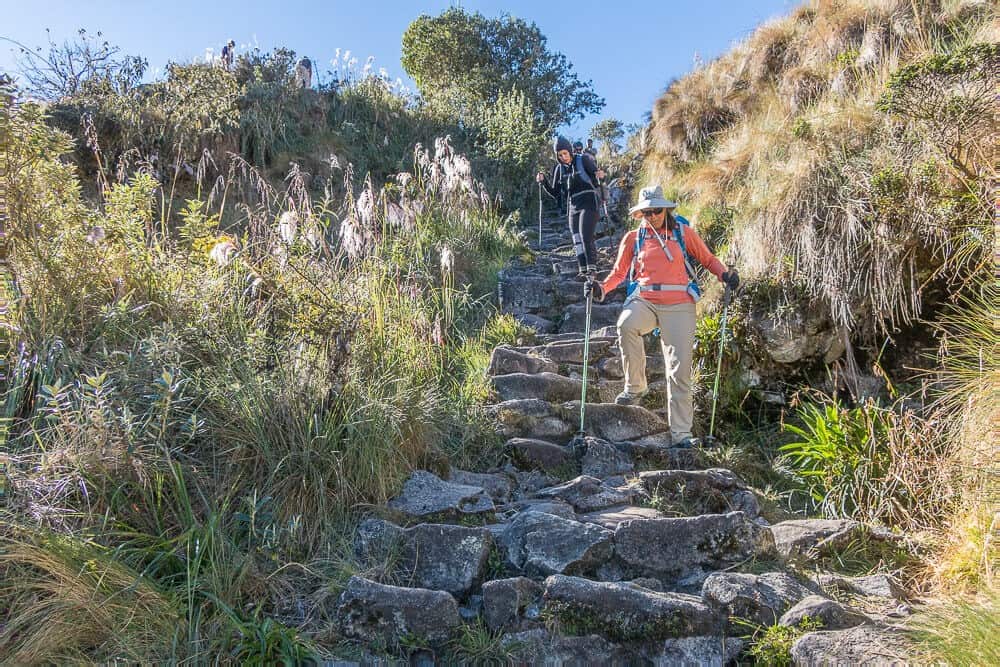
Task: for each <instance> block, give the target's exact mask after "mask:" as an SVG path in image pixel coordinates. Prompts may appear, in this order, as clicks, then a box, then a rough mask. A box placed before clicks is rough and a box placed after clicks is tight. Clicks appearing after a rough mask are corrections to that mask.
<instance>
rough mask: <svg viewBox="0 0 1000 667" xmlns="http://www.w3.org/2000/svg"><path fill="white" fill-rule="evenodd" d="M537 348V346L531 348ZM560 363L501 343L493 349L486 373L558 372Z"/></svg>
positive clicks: (491, 374)
mask: <svg viewBox="0 0 1000 667" xmlns="http://www.w3.org/2000/svg"><path fill="white" fill-rule="evenodd" d="M529 349H535V348H529ZM558 371H559V364H558V363H556V362H555V361H550V360H548V359H546V358H543V357H542V356H541V355H538V354H534V353H530V352H529V353H525V352H521V351H519V350H517V349H515V348H513V347H510V346H507V345H501V346H499V347H496V348H494V349H493V353H492V354H491V355H490V364H489V366H488V367H487V369H486V374H487V375H490V376H495V375H508V374H511V373H527V374H534V373H556V372H558Z"/></svg>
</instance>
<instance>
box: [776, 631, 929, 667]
mask: <svg viewBox="0 0 1000 667" xmlns="http://www.w3.org/2000/svg"><path fill="white" fill-rule="evenodd" d="M792 664H794V665H796V667H833V666H837V667H839V666H840V665H879V666H880V667H882V666H888V665H898V666H899V667H904V666H905V665H908V664H912V658H910V657H909V656H908V648H907V644H906V640H905V639H904V637H903V635H902V633H900V632H896V631H893V630H891V629H888V628H880V627H877V626H874V625H859V626H857V627H854V628H850V629H848V630H830V631H821V632H810V633H808V634H806V635H803V636H802V637H801V638H800V639H799V640H798V641H797V642H795V644H794V645H793V646H792Z"/></svg>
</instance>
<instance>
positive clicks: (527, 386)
mask: <svg viewBox="0 0 1000 667" xmlns="http://www.w3.org/2000/svg"><path fill="white" fill-rule="evenodd" d="M492 383H493V391H494V392H495V393H496V395H497V396H498V397H499V398H500V400H502V401H511V400H516V399H530V398H536V399H541V400H543V401H548V402H550V403H558V402H562V401H571V400H573V399H574V398H577V399H578V398H579V397H580V394H581V393H582V391H583V383H582V382H581V381H580V380H572V379H570V378H568V377H564V376H562V375H558V374H556V373H548V372H542V373H508V374H506V375H495V376H493V378H492Z"/></svg>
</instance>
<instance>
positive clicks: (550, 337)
mask: <svg viewBox="0 0 1000 667" xmlns="http://www.w3.org/2000/svg"><path fill="white" fill-rule="evenodd" d="M617 336H618V334H616V333H611V334H610V335H607V336H598V335H596V334H592V335H591V336H590V342H591V344H593V343H596V342H608V343H612V344H613V343H614V342H615V341H616V340H617ZM537 339H538V342H539V343H543V344H545V345H548V344H549V343H560V342H567V341H581V342H582V341H583V334H582V333H580V332H569V333H557V334H546V335H544V336H537ZM530 349H531V348H527V349H526V350H524V351H525V352H527V350H530Z"/></svg>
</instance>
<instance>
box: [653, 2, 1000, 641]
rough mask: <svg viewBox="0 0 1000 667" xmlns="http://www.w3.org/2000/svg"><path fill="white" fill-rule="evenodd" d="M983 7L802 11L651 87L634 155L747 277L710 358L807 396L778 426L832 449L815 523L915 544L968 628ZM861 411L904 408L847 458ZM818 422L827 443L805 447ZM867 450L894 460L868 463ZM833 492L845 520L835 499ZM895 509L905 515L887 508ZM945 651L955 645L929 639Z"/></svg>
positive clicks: (978, 584)
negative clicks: (725, 346)
mask: <svg viewBox="0 0 1000 667" xmlns="http://www.w3.org/2000/svg"><path fill="white" fill-rule="evenodd" d="M997 12H998V9H997V5H996V3H994V2H988V1H979V0H929V1H926V2H911V1H910V0H816V1H813V2H808V3H806V4H805V5H803V6H802V7H800V8H799V9H797V10H795V11H794V12H792V13H791V14H790V15H789V16H786V17H782V18H779V19H776V20H773V21H771V22H769V23H767V24H765V25H762V26H761V27H759V28H758V29H757V30H756V31H754V32H753V33H752V34H751V35H750V36H749V37H748V38H747V39H746V40H745V41H743V42H741V43H739V44H737V45H735V46H734V48H733V49H732V50H731V51H730V52H728V53H726V54H725V55H723V56H722V57H720V58H718V59H717V60H715V61H713V62H711V63H707V64H705V65H704V66H701V67H699V68H697V69H696V70H695V71H693V72H691V73H690V74H688V75H686V76H684V77H683V78H681V79H679V80H677V81H674V82H673V83H671V84H670V85H669V86H668V87H667V89H666V90H665V92H664V93H663V94H662V96H661V97H660V98H659V99H658V100H657V101H656V103H655V107H654V109H653V114H652V122H651V124H650V126H649V127H648V128H647V131H646V135H647V137H646V138H647V140H648V144H649V147H648V150H647V151H646V152H645V155H644V159H645V177H646V178H647V179H648V180H650V181H654V182H661V183H662V184H663V185H664V186H665V188H666V189H667V191H668V192H670V193H672V195H673V196H675V197H676V198H677V199H678V200H679V201H680V202H681V207H682V211H683V212H685V214H690V217H691V218H692V219H694V220H695V221H696V224H697V225H699V227H700V230H701V231H702V234H703V235H704V236H706V237H707V238H708V239H709V241H710V243H713V244H715V247H716V248H718V249H719V251H720V252H719V254H720V256H728V257H729V258H730V259H732V260H733V261H735V263H736V264H737V265H738V266H739V268H740V270H741V271H742V273H743V275H744V277H745V278H746V279H747V280H746V281H745V282H746V283H747V284H746V286H745V288H744V290H743V293H742V294H741V295H740V298H739V300H738V304H737V311H738V316H737V322H736V327H737V333H738V335H737V343H735V344H734V345H733V348H732V349H731V350H730V352H731V356H730V357H729V362H728V363H729V364H730V370H732V371H733V373H732V375H734V376H738V377H739V378H740V379H741V380H742V381H744V384H743V385H741V386H740V387H738V388H737V390H738V391H739V392H744V391H746V390H748V388H751V387H748V384H750V385H752V384H754V383H755V382H759V383H762V385H763V386H764V387H765V388H767V389H772V390H779V391H783V392H784V393H785V395H786V396H787V395H792V394H793V392H794V391H795V390H801V389H803V387H804V385H805V384H811V385H813V386H812V387H806V391H807V392H808V394H807V395H808V397H809V400H815V389H817V388H822V389H823V390H824V391H825V392H826V393H827V396H825V397H823V402H824V404H823V405H822V406H820V407H819V408H817V409H816V410H815V411H810V410H812V408H810V407H809V406H808V405H807V406H805V409H800V410H799V412H798V416H799V418H800V419H801V420H802V421H799V422H797V423H799V424H802V425H803V428H804V431H803V432H802V434H803V439H804V440H805V443H807V444H808V445H810V446H816V447H817V448H819V447H821V446H830V447H831V449H829V450H827V452H828V455H829V456H830V458H829V459H828V460H827V462H826V463H823V462H822V461H820V460H819V459H818V458H809V456H806V458H803V459H799V460H798V465H800V466H806V467H808V466H813V467H812V468H811V470H812V471H813V472H811V473H809V474H812V475H825V476H826V477H823V478H822V479H824V480H825V481H824V482H823V483H822V484H818V485H817V487H818V488H821V489H822V490H823V493H825V494H826V495H823V496H822V497H823V503H824V505H825V506H826V507H827V510H826V511H827V512H828V513H831V514H838V513H842V512H845V511H852V512H853V513H854V514H855V515H857V514H858V513H859V512H861V513H867V514H868V515H869V516H871V517H873V518H875V517H877V518H879V519H881V520H883V521H887V522H889V523H892V524H896V525H899V526H901V527H908V528H909V529H911V530H912V529H915V528H920V529H921V530H923V531H926V535H925V537H926V538H927V542H926V546H927V547H928V549H927V552H928V554H930V558H929V559H928V561H927V564H928V567H927V569H926V571H925V574H926V575H927V576H926V577H923V578H921V579H920V580H919V583H920V585H922V586H925V587H927V588H926V589H930V588H934V589H935V590H938V591H940V592H949V593H950V592H954V591H956V590H961V591H980V592H982V591H986V592H987V593H988V596H987V600H986V603H985V604H986V605H987V607H982V608H980V609H981V610H984V613H985V614H986V616H987V617H988V616H989V612H988V611H985V610H988V609H989V608H990V607H989V606H988V605H990V604H993V603H991V602H990V601H989V600H991V599H995V597H996V592H995V584H994V583H993V579H992V576H991V573H992V572H994V571H995V569H996V567H997V564H998V563H1000V554H998V550H997V548H996V546H995V544H994V543H993V542H995V540H993V541H991V539H990V535H991V533H993V534H994V535H995V529H996V516H997V511H998V509H1000V508H998V506H997V505H996V502H995V499H996V498H997V489H996V470H997V467H996V466H997V460H998V458H997V449H996V446H995V434H994V433H993V431H992V428H993V427H992V426H991V425H993V424H996V423H997V419H998V418H1000V401H998V399H997V396H998V395H1000V394H998V387H1000V377H998V372H1000V371H998V368H1000V356H998V354H1000V344H998V337H997V332H996V327H995V313H996V308H997V303H998V301H997V296H998V295H997V290H996V280H995V275H996V274H995V271H996V264H995V256H994V250H995V243H996V227H995V217H994V216H995V208H994V204H995V202H996V201H997V198H998V192H997V172H996V164H997V157H998V155H997V145H998V138H1000V123H998V119H997V114H996V106H995V105H996V101H995V95H996V91H997V89H998V86H1000V16H998V13H997ZM736 371H740V372H736ZM748 378H749V379H748ZM737 395H741V394H737ZM838 399H839V400H838ZM809 400H807V402H809ZM844 401H847V403H846V405H847V407H845V403H844ZM875 401H878V402H879V404H881V405H890V404H891V405H892V406H893V407H892V410H893V411H895V414H897V415H903V416H902V417H901V418H898V419H897V418H892V419H890V420H889V424H888V426H887V427H886V428H885V429H884V430H879V428H873V424H874V422H872V421H867V420H865V419H861V420H860V425H861V431H860V433H861V442H862V443H867V444H864V446H862V447H861V449H860V450H858V449H852V447H854V446H855V445H857V444H858V443H853V444H852V438H855V437H857V432H854V433H855V435H851V433H852V432H851V431H850V430H849V429H850V428H852V425H853V426H858V425H859V421H858V418H859V417H860V416H861V415H864V414H865V412H866V411H867V410H870V409H873V408H872V407H871V406H874V405H876V403H875ZM851 405H857V406H858V407H857V408H853V409H848V408H849V407H850V406H851ZM914 408H915V409H916V412H913V411H912V410H914ZM824 410H825V411H826V412H825V414H824V412H823V411H824ZM917 415H919V417H917ZM916 424H923V425H924V426H923V427H921V428H922V429H923V430H922V431H921V429H920V428H915V425H916ZM824 428H832V429H834V430H835V431H834V432H836V433H837V437H839V438H841V440H840V443H841V444H840V445H834V444H830V441H826V444H825V445H824V441H823V437H824V435H823V433H824V431H823V429H824ZM840 429H843V430H840ZM825 433H827V435H826V436H825V437H831V434H832V432H830V431H826V432H825ZM866 439H867V440H866ZM796 451H797V452H798V453H799V454H803V450H802V449H798V450H796ZM812 451H813V454H814V455H815V456H816V457H819V456H820V454H819V453H818V452H821V450H820V449H815V450H812ZM852 451H853V452H854V453H853V454H852ZM859 451H860V452H863V453H862V454H861V456H862V457H863V458H862V459H856V458H853V457H854V456H856V455H857V452H859ZM880 457H885V458H884V459H883V461H890V460H891V461H894V463H892V464H889V467H888V468H881V469H880V470H878V465H877V464H876V462H877V461H878V460H879V459H880ZM837 461H840V463H839V464H838V463H837ZM860 461H864V463H860ZM928 467H933V468H934V469H935V470H936V474H934V475H923V476H921V475H919V474H916V472H917V471H918V470H920V469H924V470H926V469H927V468H928ZM876 470H878V472H876ZM937 473H939V474H937ZM911 475H912V476H911ZM893 478H895V479H896V480H897V481H898V482H899V483H901V484H903V485H904V486H906V487H907V490H906V492H905V493H903V494H902V495H899V494H898V493H896V492H893V491H891V490H888V487H887V483H888V482H889V480H891V479H893ZM813 479H814V480H815V479H819V478H818V477H813ZM904 479H906V480H907V481H905V482H904V481H903V480H904ZM817 487H814V488H817ZM848 488H853V489H854V491H853V492H848V491H846V489H848ZM838 490H839V491H840V492H842V493H848V495H850V494H851V493H853V494H854V497H855V498H856V499H859V500H863V501H864V502H863V504H864V507H862V506H860V505H859V506H858V507H856V508H855V509H854V510H850V508H845V507H843V506H841V507H839V508H834V507H833V506H832V503H831V500H832V499H833V498H834V497H836V498H839V499H840V500H843V498H844V497H845V496H843V495H837V493H836V492H838ZM861 490H864V491H863V492H862V491H861ZM897 491H898V489H897ZM903 497H906V498H908V499H910V501H913V503H914V504H913V505H912V506H911V509H910V510H908V511H907V512H906V513H905V517H903V516H902V515H900V514H898V513H896V512H895V511H894V510H888V511H886V510H887V505H886V504H885V503H887V502H894V501H890V500H889V499H890V498H895V499H896V500H899V499H900V498H903ZM879 505H881V506H882V509H881V510H879V509H878V508H877V506H879ZM916 507H922V508H928V509H930V508H933V509H932V510H931V511H929V512H919V511H915V510H914V509H912V508H916ZM918 514H921V515H922V516H918ZM893 515H894V516H893ZM926 589H925V590H926ZM990 591H992V593H989V592H990ZM989 595H991V596H992V597H989ZM956 608H957V609H963V608H964V607H961V606H959V607H956ZM956 613H959V612H956ZM944 617H947V614H945V615H944V616H942V617H941V618H944ZM963 618H968V619H975V618H977V617H976V615H975V613H969V614H966V615H965V616H963ZM939 620H940V619H939ZM949 622H951V621H949ZM970 622H972V621H970ZM941 628H942V625H941V623H940V622H937V623H936V630H935V631H934V632H938V631H940V632H941V633H943V634H945V635H946V634H947V631H945V630H942V629H941ZM931 634H932V635H933V634H934V633H933V632H932V633H931ZM951 640H954V643H955V644H956V645H961V644H962V643H963V640H962V639H961V638H960V637H950V638H948V637H946V638H945V639H943V640H942V642H944V643H942V644H941V645H944V644H947V641H951ZM965 643H967V642H965ZM938 659H941V656H940V655H939V656H938ZM966 659H967V658H966ZM977 659H979V660H983V659H985V658H984V655H979V657H978V658H977Z"/></svg>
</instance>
